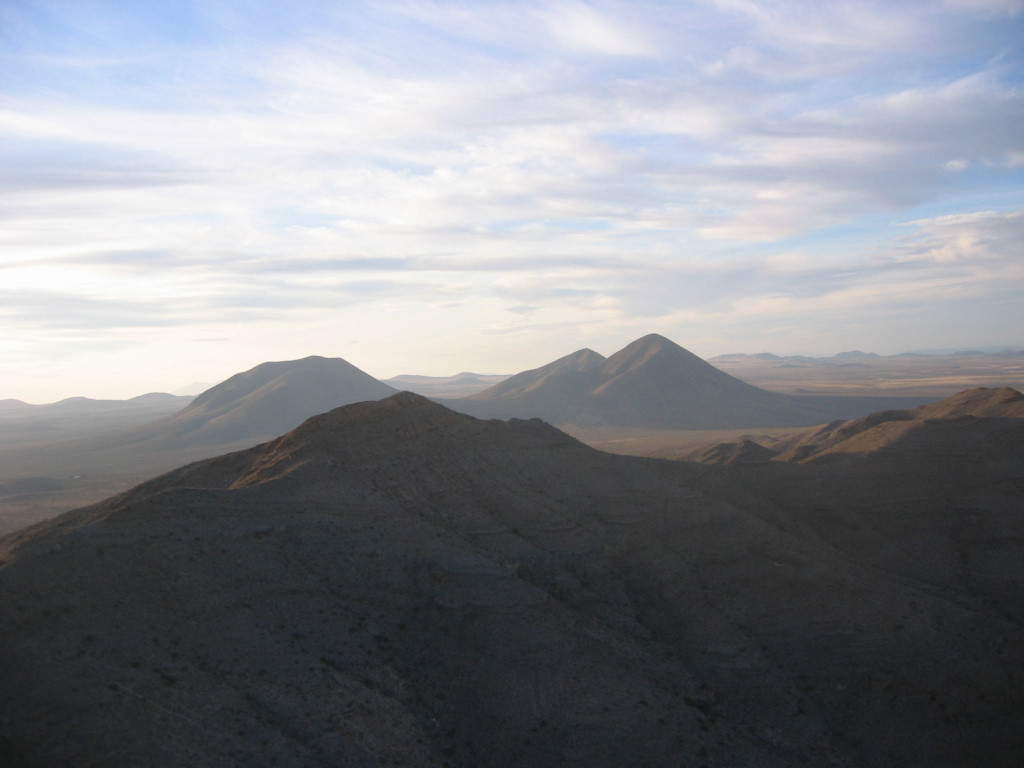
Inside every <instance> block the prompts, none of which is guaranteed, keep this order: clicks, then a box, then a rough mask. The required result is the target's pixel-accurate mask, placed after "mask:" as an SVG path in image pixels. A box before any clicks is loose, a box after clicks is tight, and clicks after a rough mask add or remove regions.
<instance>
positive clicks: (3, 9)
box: [0, 0, 1024, 403]
mask: <svg viewBox="0 0 1024 768" xmlns="http://www.w3.org/2000/svg"><path fill="white" fill-rule="evenodd" d="M1021 39H1024V2H1021V0H945V2H941V3H934V2H923V1H922V2H903V3H898V4H891V3H880V2H866V1H859V2H851V3H843V4H838V5H832V4H828V5H822V6H820V7H818V6H808V5H807V4H804V3H796V2H787V1H785V0H780V1H779V2H771V3H752V2H746V1H745V0H702V1H701V2H693V3H668V2H641V3H624V2H574V1H570V2H555V3H539V2H487V3H483V2H446V1H442V2H416V1H415V0H410V1H409V2H362V3H361V2H354V3H347V4H343V5H340V6H338V7H325V6H324V5H323V4H320V3H314V2H309V1H308V0H300V1H299V2H295V3H289V4H286V5H285V4H280V3H271V2H266V0H264V1H262V2H260V1H257V2H252V3H245V4H239V3H234V2H228V1H227V0H212V1H211V2H206V3H196V4H170V5H159V4H158V5H152V4H145V3H125V2H110V1H109V0H99V1H97V2H88V1H82V2H33V1H31V0H13V1H12V2H8V3H4V4H3V5H2V6H0V41H2V42H0V56H2V62H3V66H2V67H0V137H2V140H3V147H4V149H3V150H2V153H3V161H4V173H3V175H2V177H0V183H2V201H0V211H2V218H3V224H2V225H0V244H2V247H0V399H7V398H15V399H20V400H23V401H26V402H32V403H47V402H55V401H57V400H60V399H63V398H66V397H70V396H87V397H95V398H113V399H125V398H130V397H134V396H137V395H140V394H143V393H146V392H152V391H165V390H174V389H178V388H180V387H183V386H185V385H187V384H188V383H189V382H194V381H197V380H198V381H210V382H219V381H222V380H224V379H225V378H227V377H229V376H231V375H233V374H235V373H238V372H240V371H244V370H247V369H249V368H252V367H253V366H255V365H257V364H259V363H262V362H266V361H271V360H292V359H298V358H302V357H305V356H308V355H322V356H324V357H342V358H344V359H345V360H347V361H348V362H350V363H352V364H353V365H355V366H357V367H359V368H361V369H362V370H364V371H366V372H367V373H369V374H371V375H373V376H375V377H378V378H390V377H393V376H396V375H400V374H423V375H435V376H440V375H452V374H454V373H457V372H459V371H466V370H471V371H476V372H480V373H484V372H487V373H516V372H518V371H521V370H525V369H529V368H534V367H537V366H539V365H543V364H545V363H547V362H550V361H551V360H554V359H556V358H558V357H560V356H562V355H565V354H568V353H570V352H573V351H575V350H577V349H580V348H583V347H589V348H591V349H594V350H595V351H598V352H600V353H601V354H604V355H608V354H611V353H612V352H614V351H616V350H618V349H620V348H622V347H623V346H625V345H626V344H628V343H629V342H630V341H633V340H634V339H636V338H638V337H641V336H643V335H645V334H648V333H659V334H662V335H664V336H666V337H668V338H670V339H672V340H673V341H674V342H676V343H678V344H680V345H682V346H683V347H685V348H687V349H689V350H690V351H692V352H694V353H695V354H697V355H699V356H701V357H703V358H708V357H713V356H715V355H720V354H729V353H747V354H753V353H759V352H771V353H774V354H778V355H791V354H804V355H810V356H820V357H826V356H831V355H834V354H837V353H840V352H844V351H850V350H854V349H859V350H862V351H865V352H874V353H877V354H881V355H892V354H899V353H902V352H907V351H914V350H925V349H977V348H981V347H1007V348H1017V349H1019V348H1021V347H1024V337H1022V334H1021V330H1020V329H1021V328H1024V262H1022V260H1021V258H1020V243H1021V242H1022V241H1024V133H1022V131H1021V125H1024V88H1022V87H1021V86H1022V83H1024V66H1022V65H1024V55H1022V54H1024V48H1022V46H1021V44H1020V40H1021Z"/></svg>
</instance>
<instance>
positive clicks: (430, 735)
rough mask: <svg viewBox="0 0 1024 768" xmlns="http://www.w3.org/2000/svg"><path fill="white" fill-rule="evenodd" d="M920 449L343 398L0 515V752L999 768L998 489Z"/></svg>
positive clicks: (152, 760)
mask: <svg viewBox="0 0 1024 768" xmlns="http://www.w3.org/2000/svg"><path fill="white" fill-rule="evenodd" d="M819 471H827V472H831V473H832V474H830V475H820V474H817V473H818V472H819ZM922 471H923V470H920V469H918V470H915V469H914V468H913V467H911V468H910V470H907V469H906V468H905V467H896V468H890V469H889V470H887V473H881V474H880V473H879V472H878V471H877V469H876V471H874V472H873V476H874V477H876V478H883V479H884V481H885V482H884V483H883V484H881V485H877V486H872V485H871V484H869V483H865V482H864V478H863V477H861V476H858V475H850V476H849V477H847V478H846V479H844V477H846V476H844V475H842V474H841V473H839V471H838V469H837V467H832V466H830V465H826V466H824V467H821V468H818V467H813V466H807V465H792V464H778V463H771V464H760V465H748V466H746V467H722V468H714V467H701V466H699V465H694V464H685V463H680V462H668V461H658V460H650V459H638V458H631V457H623V456H612V455H609V454H603V453H600V452H598V451H594V450H592V449H589V448H587V447H585V446H583V445H582V444H580V443H578V442H576V441H575V440H573V439H572V438H570V437H568V436H566V435H564V434H563V433H561V432H559V431H558V430H556V429H554V428H552V427H550V426H548V425H546V424H544V423H542V422H539V421H510V422H500V421H479V420H476V419H474V418H470V417H468V416H464V415H461V414H457V413H453V412H451V411H449V410H447V409H445V408H443V407H441V406H438V405H436V404H434V403H431V402H429V401H427V400H425V399H423V398H421V397H418V396H416V395H411V394H400V395H396V396H393V397H390V398H388V399H386V400H382V401H380V402H368V403H359V404H355V405H350V406H346V407H344V408H340V409H337V410H334V411H331V412H329V413H326V414H322V415H320V416H316V417H314V418H312V419H310V420H308V421H306V422H305V423H304V424H303V425H302V426H300V427H299V428H298V429H296V430H294V431H292V432H290V433H288V434H286V435H284V436H282V437H280V438H278V439H276V440H273V441H271V442H269V443H266V444H263V445H260V446H256V447H254V448H251V449H248V450H245V451H242V452H238V453H234V454H228V455H225V456H222V457H219V458H216V459H211V460H206V461H202V462H199V463H196V464H192V465H189V466H186V467H183V468H181V469H179V470H176V471H174V472H171V473H169V474H167V475H164V476H162V477H160V478H157V479H155V480H153V481H150V482H148V483H145V484H143V485H141V486H139V487H137V488H135V489H133V490H131V491H129V492H127V493H125V494H122V495H120V496H117V497H114V498H112V499H110V500H108V501H106V502H103V503H101V504H98V505H95V506H92V507H88V508H85V509H82V510H78V511H76V512H72V513H68V514H67V515H64V516H62V517H60V518H57V519H56V520H54V521H50V522H48V523H44V524H41V525H38V526H36V527H34V528H29V529H26V530H24V531H21V532H18V533H16V534H13V535H10V536H8V537H6V538H4V539H0V562H2V564H0V622H2V625H3V627H4V632H3V633H0V761H2V762H3V764H4V765H11V766H52V765H64V764H67V765H83V764H84V765H90V764H91V765H104V766H138V765H160V766H178V765H181V766H185V765H189V766H192V765H196V764H197V763H199V764H210V765H225V766H235V765H237V766H243V765H245V766H250V765H282V766H307V765H346V766H371V765H372V766H379V765H425V766H429V765H435V766H443V765H481V766H483V765H487V766H491V765H493V766H524V765H530V766H553V765H578V766H622V765H645V764H646V765H652V766H669V765H671V766H676V765H680V764H682V765H708V766H734V765H738V764H739V765H759V766H782V765H794V764H799V765H822V766H828V765H833V766H849V765H858V766H892V765H904V766H907V765H910V766H959V765H966V764H972V763H976V762H977V760H978V758H979V755H983V756H984V762H985V764H986V765H992V766H1010V765H1018V764H1019V762H1020V758H1021V755H1022V754H1024V752H1022V749H1024V740H1022V736H1021V734H1022V733H1024V728H1022V725H1024V722H1022V720H1024V701H1022V699H1021V691H1022V690H1024V672H1022V670H1024V643H1022V642H1021V640H1022V621H1024V616H1022V615H1021V612H1020V610H1019V607H1018V608H1015V607H1014V606H1020V605H1024V594H1022V593H1021V588H1020V585H1021V584H1022V583H1024V578H1022V577H1024V572H1022V568H1024V566H1022V563H1024V556H1022V555H1024V552H1022V551H1021V545H1020V541H1021V538H1020V537H1019V536H1017V537H1014V536H1011V535H1009V534H1010V533H1012V532H1013V531H1017V532H1018V533H1019V529H1020V526H1021V525H1022V523H1024V521H1022V520H1021V512H1020V509H1021V507H1020V505H1019V504H1018V503H1016V502H1019V499H1020V490H1019V489H1017V488H1016V486H1014V485H1013V484H1014V483H1018V485H1019V480H1018V479H1014V477H1013V476H1009V477H1003V480H1002V485H999V484H998V483H995V484H994V481H995V480H996V476H995V475H991V476H986V477H985V478H984V480H985V486H984V487H976V486H974V485H973V484H971V483H965V482H961V481H960V480H958V479H957V478H956V477H953V476H947V477H946V478H945V479H944V480H943V482H941V483H938V484H936V482H935V478H933V477H931V476H926V474H922ZM999 471H1002V470H999ZM993 472H996V470H993ZM892 477H901V478H902V480H903V482H904V485H905V489H906V490H905V491H903V490H894V489H893V488H891V487H889V486H888V485H886V483H888V482H889V481H890V480H891V478H892ZM961 480H962V479H961ZM933 487H934V490H929V489H930V488H933ZM872 494H874V495H872ZM940 499H941V504H940V503H938V502H939V500H940ZM883 512H884V514H883ZM884 521H888V522H887V523H884V524H883V522H884Z"/></svg>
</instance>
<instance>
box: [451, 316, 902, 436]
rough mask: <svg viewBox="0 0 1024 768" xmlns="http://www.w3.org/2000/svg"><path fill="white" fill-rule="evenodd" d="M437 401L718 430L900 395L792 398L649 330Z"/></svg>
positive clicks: (563, 419) (835, 413) (870, 404)
mask: <svg viewBox="0 0 1024 768" xmlns="http://www.w3.org/2000/svg"><path fill="white" fill-rule="evenodd" d="M443 402H444V404H445V405H447V406H449V407H451V408H454V409H456V410H459V411H461V412H463V413H469V414H472V415H475V416H478V417H491V418H509V417H519V418H530V417H538V418H542V419H544V420H545V421H549V422H551V423H553V424H559V425H570V424H572V425H577V426H585V427H598V426H602V427H603V426H607V427H636V428H666V429H726V428H732V427H769V426H776V427H780V426H794V425H810V424H815V423H820V422H822V421H827V420H829V419H833V418H849V417H851V416H855V415H857V414H859V413H866V412H869V411H871V410H876V409H878V408H880V407H886V406H888V407H895V406H897V405H898V406H904V407H905V406H907V405H911V404H916V403H917V402H918V401H917V400H907V399H905V398H843V397H800V396H794V395H780V394H776V393H773V392H767V391H765V390H762V389H758V388H757V387H754V386H751V385H750V384H746V383H744V382H742V381H740V380H739V379H736V378H733V377H732V376H729V375H728V374H726V373H724V372H722V371H720V370H718V369H717V368H715V367H714V366H712V365H710V364H708V363H706V362H705V361H703V360H701V359H700V358H699V357H697V356H696V355H694V354H692V353H691V352H688V351H687V350H685V349H683V348H682V347H680V346H679V345H678V344H675V343H674V342H672V341H670V340H668V339H666V338H665V337H663V336H659V335H657V334H651V335H649V336H644V337H643V338H641V339H637V340H636V341H634V342H633V343H631V344H629V345H628V346H626V347H625V348H623V349H621V350H619V351H618V352H616V353H615V354H614V355H612V356H611V357H609V358H602V357H601V356H600V355H598V354H597V353H595V352H592V351H591V350H588V349H584V350H580V351H579V352H576V353H574V354H572V355H568V356H567V357H563V358H561V359H560V360H556V361H555V362H553V363H550V364H549V365H546V366H543V367H542V368H538V369H536V370H532V371H525V372H523V373H520V374H517V375H516V376H513V377H511V378H510V379H508V380H506V381H504V382H502V383H500V384H498V385H496V386H494V387H491V388H490V389H488V390H485V391H483V392H480V393H478V394H476V395H473V396H471V397H468V398H462V399H459V400H446V401H443Z"/></svg>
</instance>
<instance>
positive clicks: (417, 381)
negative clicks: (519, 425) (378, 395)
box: [382, 371, 508, 398]
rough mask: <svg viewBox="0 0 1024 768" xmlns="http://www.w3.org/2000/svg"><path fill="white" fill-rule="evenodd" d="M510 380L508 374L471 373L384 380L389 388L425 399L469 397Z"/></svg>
mask: <svg viewBox="0 0 1024 768" xmlns="http://www.w3.org/2000/svg"><path fill="white" fill-rule="evenodd" d="M507 378H508V375H507V374H491V373H470V372H468V371H464V372H463V373H457V374H455V375H454V376H421V375H418V374H403V375H401V376H394V377H392V378H390V379H382V381H383V382H384V383H385V384H387V385H388V386H389V387H394V388H395V389H396V390H401V391H405V392H415V393H416V394H418V395H423V396H425V397H447V398H453V397H467V396H468V395H472V394H475V393H477V392H480V391H481V390H484V389H487V388H488V387H493V386H494V385H495V384H497V383H499V382H501V381H504V380H505V379H507Z"/></svg>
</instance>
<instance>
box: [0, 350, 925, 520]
mask: <svg viewBox="0 0 1024 768" xmlns="http://www.w3.org/2000/svg"><path fill="white" fill-rule="evenodd" d="M844 364H846V363H844ZM850 364H853V363H850ZM496 378H498V377H496ZM500 378H502V379H503V380H501V381H498V382H497V383H494V384H493V385H492V386H490V387H488V388H486V389H484V390H482V391H477V392H475V393H474V394H472V395H470V396H467V397H461V398H440V397H436V399H437V400H438V401H439V402H441V403H443V404H444V405H446V406H447V407H449V408H451V409H453V410H457V411H459V412H462V413H467V414H469V415H473V416H476V417H479V418H499V419H508V418H525V419H529V418H541V419H544V420H545V421H547V422H549V423H551V424H553V425H556V426H561V427H566V428H570V427H574V426H577V427H583V428H589V427H599V428H601V427H611V428H619V429H658V430H665V429H685V430H694V429H724V428H748V427H750V428H772V427H784V426H812V425H820V424H824V423H827V422H831V421H834V420H837V419H841V420H848V419H851V418H856V417H860V416H863V415H865V414H868V413H872V412H875V411H880V410H893V409H899V410H905V409H907V408H909V407H913V406H916V405H919V404H920V403H921V402H923V401H924V400H926V399H928V398H921V397H914V398H890V397H885V398H882V397H832V396H813V397H811V396H796V395H784V394H780V393H777V392H769V391H766V390H764V389H760V388H758V387H755V386H753V385H751V384H748V383H745V382H744V381H741V380H740V379H738V378H735V377H733V376H730V375H728V374H727V373H725V372H723V371H721V370H719V369H717V368H715V367H714V366H712V365H710V364H709V363H707V362H705V361H703V360H701V359H700V358H698V357H697V356H695V355H693V354H692V353H690V352H688V351H687V350H685V349H683V348H682V347H680V346H679V345H677V344H675V343H673V342H672V341H670V340H668V339H666V338H664V337H662V336H658V335H650V336H645V337H643V338H641V339H638V340H636V341H634V342H633V343H631V344H629V345H628V346H626V347H625V348H623V349H622V350H620V351H618V352H616V353H615V354H613V355H612V356H610V357H608V358H605V357H603V356H602V355H600V354H598V353H596V352H594V351H593V350H589V349H583V350H579V351H577V352H575V353H573V354H571V355H567V356H565V357H563V358H560V359H559V360H556V361H554V362H552V363H549V364H547V365H545V366H542V367H540V368H537V369H534V370H530V371H523V372H521V373H519V374H516V375H514V376H510V377H507V378H506V377H500ZM395 383H399V384H408V385H409V386H417V387H420V386H424V387H427V388H428V389H429V388H430V387H433V388H434V391H439V388H443V387H449V388H452V387H455V388H458V387H460V386H462V387H465V386H470V387H478V386H479V385H480V383H481V376H479V375H477V374H468V373H467V374H460V375H458V376H455V377H448V378H447V380H444V381H442V380H440V377H435V378H431V377H410V376H406V377H399V378H398V379H396V380H395ZM483 383H487V382H486V381H484V382H483ZM395 392H396V389H395V388H393V387H391V386H389V385H387V384H386V383H383V382H381V381H378V380H376V379H374V378H373V377H371V376H370V375H369V374H366V373H365V372H363V371H361V370H359V369H358V368H356V367H355V366H353V365H351V364H350V363H348V362H346V361H345V360H342V359H340V358H323V357H308V358H304V359H302V360H293V361H284V362H271V363H264V364H262V365H259V366H256V367H255V368H253V369H251V370H249V371H246V372H243V373H240V374H237V375H235V376H232V377H231V378H230V379H228V380H226V381H224V382H222V383H221V384H218V385H216V386H214V387H211V388H209V389H208V390H206V391H205V392H203V393H202V394H200V395H199V396H198V397H196V398H195V399H193V400H191V401H190V402H189V401H188V400H187V399H175V398H173V397H172V396H169V395H149V396H145V397H143V398H136V399H135V400H133V401H124V402H122V403H115V404H113V405H111V407H106V406H104V407H103V408H99V406H97V405H96V403H95V401H84V400H79V399H73V400H70V401H66V402H65V403H60V404H54V405H51V406H27V405H26V404H24V403H20V404H19V403H17V402H12V401H5V402H4V403H3V404H0V426H3V427H4V430H3V432H2V435H3V437H2V439H0V530H2V529H3V528H4V527H5V526H14V525H16V524H18V523H23V522H27V521H29V520H33V519H39V518H40V517H42V516H45V515H48V514H53V513H54V512H55V511H60V510H62V509H67V508H69V506H73V505H74V504H82V503H87V502H90V501H95V500H97V499H99V498H103V497H105V496H107V495H110V493H113V492H115V491H116V490H120V489H122V488H124V487H126V485H125V484H131V483H135V482H138V481H140V480H141V479H143V478H144V477H146V476H152V475H153V474H155V473H157V472H161V471H166V470H168V469H171V468H172V467H175V466H179V465H181V464H183V463H185V462H188V461H195V460H199V459H204V458H208V457H211V456H215V455H218V454H220V453H225V452H227V451H233V450H241V449H244V448H248V447H250V446H252V445H255V444H257V443H260V442H263V441H266V440H270V439H272V438H274V437H276V436H278V435H280V434H283V433H284V432H287V431H288V430H290V429H294V428H295V427H297V426H298V425H299V424H300V423H302V421H303V420H304V419H307V418H309V417H311V416H313V415H316V414H318V413H323V412H326V411H329V410H331V409H333V408H336V407H339V406H341V405H346V404H350V403H354V402H360V401H371V400H379V399H382V398H385V397H388V396H390V395H393V394H394V393H395ZM185 403H187V405H184V407H181V406H182V405H183V404H185ZM142 405H145V406H146V407H147V408H151V409H152V408H153V407H156V406H159V407H160V408H163V409H164V410H162V411H159V412H154V411H152V410H150V411H148V412H147V413H150V414H152V415H151V416H150V417H149V418H145V419H143V418H142V417H141V416H140V415H139V414H140V413H141V411H139V408H140V407H141V406H142ZM115 406H116V407H115ZM97 408H99V410H97ZM104 408H105V410H104ZM50 412H52V413H53V414H56V417H55V418H51V419H50V421H49V424H50V425H51V426H52V425H56V424H59V425H60V430H63V432H60V431H54V430H52V429H51V430H48V429H43V428H42V426H45V425H43V424H42V423H41V422H33V421H32V419H31V418H29V414H33V413H35V414H41V413H50ZM86 412H88V413H92V414H93V415H91V416H88V418H86V416H85V415H82V414H85V413H86ZM76 414H77V415H76ZM97 414H99V415H97ZM161 417H162V418H161ZM19 420H22V421H19ZM76 420H78V421H76ZM15 423H18V424H19V426H18V429H17V430H16V429H14V428H13V427H12V425H13V424H15ZM75 424H79V425H81V426H82V429H80V430H79V431H77V432H76V431H75V430H76V429H77V427H75ZM62 435H63V436H64V437H65V439H64V440H61V436H62ZM67 437H73V438H75V439H70V440H69V439H66V438H67ZM4 441H6V442H4ZM730 450H733V449H730ZM751 450H753V449H751ZM741 453H742V454H743V455H745V456H747V457H748V458H749V456H750V450H747V451H742V452H741ZM13 521H18V523H15V522H13Z"/></svg>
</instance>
